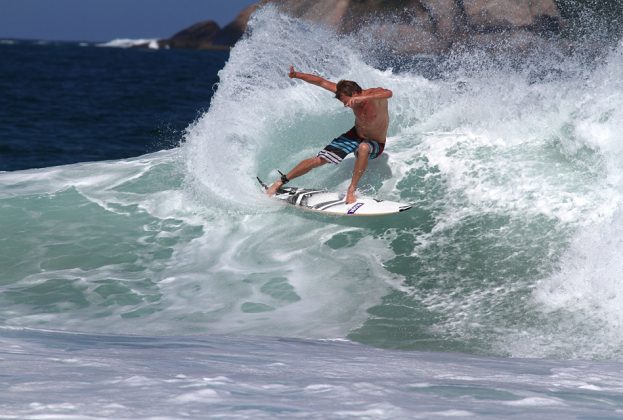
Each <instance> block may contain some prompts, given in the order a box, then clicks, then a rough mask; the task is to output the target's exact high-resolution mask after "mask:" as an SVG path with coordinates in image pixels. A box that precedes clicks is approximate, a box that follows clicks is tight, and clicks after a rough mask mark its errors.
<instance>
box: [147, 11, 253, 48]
mask: <svg viewBox="0 0 623 420" xmlns="http://www.w3.org/2000/svg"><path fill="white" fill-rule="evenodd" d="M258 6H259V3H258V4H252V5H251V6H248V7H247V8H245V9H244V10H243V11H242V12H240V13H239V14H238V16H237V17H236V19H234V21H233V22H231V23H230V24H228V25H227V26H225V27H224V28H221V27H220V26H219V25H218V23H216V22H214V21H212V20H208V21H203V22H199V23H196V24H194V25H192V26H191V27H189V28H186V29H184V30H182V31H180V32H178V33H176V34H175V35H173V36H172V37H171V38H167V39H161V40H159V41H158V46H159V47H160V48H189V49H197V50H224V49H229V48H231V47H232V46H234V44H236V42H238V40H239V39H240V38H241V37H242V35H243V34H244V32H245V31H246V30H247V23H248V22H249V18H250V17H251V15H252V14H253V12H255V10H256V9H257V7H258Z"/></svg>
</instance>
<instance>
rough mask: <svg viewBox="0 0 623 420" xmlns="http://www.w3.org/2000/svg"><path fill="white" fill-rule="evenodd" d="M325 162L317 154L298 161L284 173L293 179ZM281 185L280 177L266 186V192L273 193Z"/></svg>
mask: <svg viewBox="0 0 623 420" xmlns="http://www.w3.org/2000/svg"><path fill="white" fill-rule="evenodd" d="M325 163H327V161H326V160H324V159H322V158H320V157H318V156H316V157H313V158H309V159H305V160H302V161H300V162H299V163H298V165H296V166H295V167H294V168H293V169H292V170H291V171H290V172H288V173H287V174H286V176H287V177H288V179H294V178H297V177H299V176H301V175H305V174H306V173H307V172H309V171H311V170H312V169H314V168H317V167H319V166H322V165H324V164H325ZM282 185H283V182H281V180H280V179H279V180H277V181H275V182H273V184H272V185H271V186H270V187H268V189H267V190H266V194H268V195H275V193H276V192H277V190H278V189H279V188H280V187H281V186H282Z"/></svg>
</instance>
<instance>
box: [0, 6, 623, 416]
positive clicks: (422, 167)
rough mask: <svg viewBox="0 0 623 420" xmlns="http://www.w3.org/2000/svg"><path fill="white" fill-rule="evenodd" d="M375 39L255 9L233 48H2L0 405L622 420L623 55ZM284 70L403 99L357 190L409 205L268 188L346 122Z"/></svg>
mask: <svg viewBox="0 0 623 420" xmlns="http://www.w3.org/2000/svg"><path fill="white" fill-rule="evenodd" d="M363 35H365V34H363ZM374 42H376V40H374V39H370V38H369V37H365V36H363V37H362V36H359V35H353V36H344V35H340V34H336V33H333V32H331V31H329V30H327V29H326V28H322V27H317V26H314V25H313V24H310V23H308V22H301V21H298V20H296V19H293V18H290V17H287V16H284V15H282V14H280V13H279V12H278V11H276V10H275V9H274V8H271V7H268V8H265V9H263V10H261V11H260V12H258V13H257V14H256V15H255V16H254V18H253V19H252V20H251V22H250V29H249V33H248V35H247V36H245V37H244V38H243V39H242V40H241V41H240V42H238V44H236V46H235V47H234V48H233V49H232V50H231V51H229V52H209V51H181V50H154V49H136V48H118V47H115V46H120V45H126V46H127V45H129V44H131V43H127V42H126V43H123V42H108V43H106V44H103V45H96V44H88V43H57V42H39V41H15V40H0V57H1V58H0V418H11V419H12V418H19V419H68V418H69V419H119V418H149V419H153V418H158V419H160V418H166V419H169V418H170V419H179V418H235V419H238V418H240V419H251V418H252V419H258V418H262V419H273V418H284V419H292V418H305V419H309V418H312V419H350V418H357V419H359V418H364V419H413V418H422V419H438V418H447V417H456V418H491V419H501V418H512V419H530V420H532V419H534V418H565V419H566V418H583V419H597V418H599V419H610V418H612V419H615V418H621V416H623V362H622V358H623V316H622V314H623V311H622V310H621V309H622V308H623V259H622V258H621V255H622V254H623V239H622V238H623V210H622V209H623V134H622V133H623V130H621V127H623V79H622V78H621V68H622V67H623V45H621V43H620V42H615V41H612V42H610V43H609V45H608V46H607V47H605V48H604V49H603V51H600V52H599V54H589V55H584V54H583V53H582V52H581V51H580V49H578V51H580V52H578V53H569V51H566V52H563V51H560V50H559V49H557V47H556V46H555V45H543V46H542V50H541V49H538V50H535V51H531V54H528V55H525V56H522V57H519V56H517V55H513V56H512V57H508V56H507V57H504V56H496V57H491V56H489V55H487V54H484V53H482V52H476V51H473V52H469V53H465V52H457V54H454V55H452V56H451V57H447V59H448V61H447V62H435V63H434V64H435V66H433V68H431V67H428V68H427V71H426V72H424V71H422V70H421V69H422V67H419V66H418V65H417V64H418V62H419V63H429V64H430V63H431V62H434V61H435V60H431V59H430V57H420V58H419V61H418V60H411V61H409V62H399V60H398V58H397V57H395V56H393V55H392V54H385V55H383V54H381V56H379V51H381V53H382V51H383V48H381V47H382V45H380V46H379V45H376V46H375V45H372V46H370V44H369V43H374ZM588 50H590V48H585V49H584V51H588ZM379 63H385V65H379ZM414 63H415V64H414ZM290 65H294V66H296V68H297V69H298V70H301V71H306V72H310V73H316V74H320V75H323V76H324V77H327V78H329V79H331V80H339V79H351V80H357V81H358V82H359V83H360V84H361V85H362V86H364V87H376V86H382V87H386V88H389V89H391V90H392V91H393V92H394V95H393V97H392V98H391V100H390V102H389V107H390V115H391V122H390V127H389V137H388V141H387V146H386V149H385V152H384V154H383V158H382V159H375V160H374V161H371V162H370V164H369V166H368V171H367V172H366V174H365V176H364V177H363V178H362V180H361V182H360V191H362V192H364V193H365V194H366V195H372V196H376V197H379V198H385V199H389V200H395V201H401V202H410V203H413V205H414V208H413V209H411V210H409V211H408V212H403V213H400V214H398V215H394V216H388V217H381V218H355V219H351V218H336V217H331V218H323V217H320V216H317V215H315V216H310V215H308V214H302V213H301V212H298V211H296V210H295V209H293V208H284V207H283V206H282V205H280V204H279V203H277V202H276V200H271V199H269V198H267V197H266V196H265V195H264V194H262V192H261V189H260V186H259V185H258V184H257V181H256V178H255V177H256V176H260V177H261V178H264V179H266V180H271V179H274V178H276V177H277V176H278V172H277V170H278V169H280V170H287V169H289V168H290V167H292V166H293V165H295V164H296V163H297V162H298V161H300V160H301V159H303V158H306V157H309V156H313V155H315V154H316V153H317V151H318V150H319V149H321V148H322V147H323V146H324V145H325V144H327V143H328V141H330V140H331V139H332V138H334V137H335V136H336V135H338V134H340V133H343V132H345V131H346V130H348V129H349V128H350V127H352V125H353V116H352V112H350V110H348V109H346V108H344V107H343V106H342V105H341V104H340V103H339V102H338V101H336V100H335V99H334V98H332V95H330V94H328V93H327V92H326V91H324V90H322V89H318V88H317V87H315V86H311V85H307V84H304V83H302V82H301V81H297V80H292V79H290V78H288V77H287V72H288V69H289V67H290ZM427 65H428V64H427ZM431 74H433V75H434V77H431ZM352 171H353V159H352V158H347V159H346V160H345V161H344V162H342V164H340V165H339V166H330V165H324V166H323V167H321V168H318V169H317V170H315V171H314V172H313V173H312V174H308V175H305V176H303V177H301V178H299V179H297V180H296V182H293V184H296V185H297V186H304V187H310V188H327V189H330V190H338V191H340V190H345V189H346V187H347V186H348V183H349V181H350V178H351V175H352Z"/></svg>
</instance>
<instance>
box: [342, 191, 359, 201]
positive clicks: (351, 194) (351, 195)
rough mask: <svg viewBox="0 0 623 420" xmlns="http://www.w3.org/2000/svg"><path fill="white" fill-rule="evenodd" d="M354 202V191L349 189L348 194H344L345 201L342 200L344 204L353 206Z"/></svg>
mask: <svg viewBox="0 0 623 420" xmlns="http://www.w3.org/2000/svg"><path fill="white" fill-rule="evenodd" d="M356 201H357V198H356V197H355V190H354V189H350V188H349V189H348V192H347V193H346V200H344V202H345V203H346V204H353V203H354V202H356Z"/></svg>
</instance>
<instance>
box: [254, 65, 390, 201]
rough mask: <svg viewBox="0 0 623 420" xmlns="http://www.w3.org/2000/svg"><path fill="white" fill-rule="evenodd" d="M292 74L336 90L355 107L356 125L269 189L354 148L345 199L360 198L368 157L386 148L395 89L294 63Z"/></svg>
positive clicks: (346, 103) (273, 190)
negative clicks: (335, 78) (334, 78)
mask: <svg viewBox="0 0 623 420" xmlns="http://www.w3.org/2000/svg"><path fill="white" fill-rule="evenodd" d="M289 76H290V78H292V79H301V80H303V81H305V82H307V83H311V84H312V85H316V86H320V87H322V88H325V89H327V90H328V91H331V92H333V93H334V94H335V97H336V98H337V99H338V100H339V101H341V102H342V103H343V104H344V106H346V107H349V108H350V109H352V110H353V113H354V114H355V126H354V127H353V128H351V129H350V130H349V131H348V132H346V133H344V134H342V135H341V136H339V137H337V138H336V139H334V140H333V141H332V142H331V143H330V144H329V145H327V146H326V147H325V148H324V149H322V150H321V151H320V152H318V155H316V156H315V157H312V158H309V159H305V160H303V161H301V162H299V164H298V165H296V166H295V167H294V168H293V169H292V170H291V171H290V172H288V173H287V174H282V176H281V179H279V180H277V181H275V182H274V183H273V184H272V185H271V186H270V187H269V188H268V189H267V190H266V193H267V194H268V195H274V194H275V193H276V192H277V190H278V189H279V188H280V187H281V186H282V185H284V184H286V183H287V182H288V181H290V180H291V179H294V178H296V177H299V176H301V175H304V174H306V173H307V172H309V171H310V170H312V169H314V168H317V167H319V166H322V165H324V164H325V163H335V164H337V163H340V162H341V161H342V160H343V159H344V158H345V157H346V156H347V155H348V154H349V153H351V152H354V153H355V156H356V157H357V160H356V161H355V170H354V171H353V178H352V180H351V182H350V186H349V187H348V191H347V193H346V200H345V202H346V203H347V204H351V203H354V202H355V201H357V199H356V198H355V191H356V189H357V184H358V183H359V180H360V179H361V176H362V175H363V173H364V172H365V170H366V167H367V166H368V159H375V158H377V157H378V156H379V155H380V154H381V153H383V149H384V148H385V141H386V140H387V127H388V126H389V113H388V111H387V99H389V98H391V97H392V91H391V90H389V89H383V88H372V89H361V87H360V86H359V85H358V84H357V83H355V82H351V81H349V80H341V81H339V82H338V83H333V82H330V81H328V80H326V79H323V78H322V77H320V76H316V75H313V74H307V73H301V72H297V71H295V70H294V67H290V74H289Z"/></svg>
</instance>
